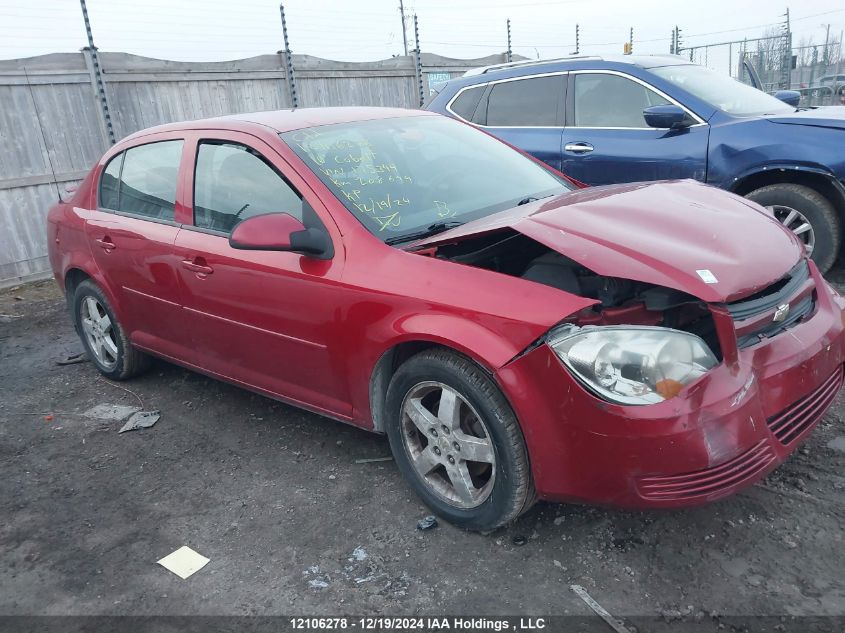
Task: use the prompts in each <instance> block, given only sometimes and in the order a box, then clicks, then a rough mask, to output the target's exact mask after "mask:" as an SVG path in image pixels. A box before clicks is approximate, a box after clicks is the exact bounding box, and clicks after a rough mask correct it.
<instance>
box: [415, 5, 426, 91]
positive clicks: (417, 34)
mask: <svg viewBox="0 0 845 633" xmlns="http://www.w3.org/2000/svg"><path fill="white" fill-rule="evenodd" d="M414 46H415V48H414V72H415V74H416V76H417V87H418V89H419V98H420V107H422V104H423V103H425V91H424V90H423V73H422V57H421V55H420V27H419V23H418V22H417V14H416V13H415V14H414Z"/></svg>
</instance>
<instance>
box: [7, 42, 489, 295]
mask: <svg viewBox="0 0 845 633" xmlns="http://www.w3.org/2000/svg"><path fill="white" fill-rule="evenodd" d="M98 58H99V61H100V67H101V69H102V77H103V81H104V83H105V90H106V98H107V103H108V106H109V112H110V116H111V122H112V125H113V127H114V133H115V136H116V137H117V138H118V139H119V138H122V137H124V136H126V135H128V134H131V133H132V132H135V131H137V130H140V129H143V128H146V127H149V126H151V125H158V124H161V123H168V122H171V121H182V120H189V119H199V118H205V117H210V116H218V115H223V114H233V113H237V112H254V111H258V110H277V109H284V108H289V107H291V103H292V101H291V85H290V81H289V78H288V77H287V75H286V72H285V67H286V63H285V62H286V60H285V58H284V54H283V53H280V54H276V55H260V56H258V57H251V58H249V59H242V60H237V61H228V62H176V61H168V60H159V59H150V58H146V57H138V56H135V55H129V54H127V53H103V52H100V53H99V54H98ZM291 61H292V65H293V69H294V70H293V77H294V79H295V84H294V85H295V89H296V94H297V101H298V105H299V107H314V106H336V105H376V106H394V107H397V106H398V107H410V108H413V107H417V106H418V105H419V94H420V79H422V89H423V90H424V92H425V93H426V94H427V93H428V87H429V82H430V81H434V80H443V79H445V78H446V77H456V76H459V75H461V74H462V73H463V72H464V71H466V70H468V69H470V68H474V67H477V66H484V65H488V64H495V63H501V62H503V61H504V55H493V56H489V57H485V58H481V59H471V60H456V59H449V58H446V57H440V56H438V55H432V54H427V53H423V54H422V55H421V68H422V72H421V76H420V77H418V75H417V71H416V69H415V62H414V58H413V57H410V56H409V57H394V58H392V59H386V60H382V61H376V62H364V63H351V62H337V61H331V60H327V59H319V58H316V57H311V56H308V55H293V56H292V60H291ZM108 146H109V140H108V134H107V131H106V120H105V118H104V114H103V109H102V107H101V101H100V99H99V97H98V92H97V87H96V77H95V73H94V66H93V63H92V59H91V55H90V51H88V50H87V49H83V50H82V51H81V52H79V53H55V54H50V55H42V56H40V57H32V58H27V59H14V60H0V288H2V287H6V286H10V285H14V284H16V283H19V282H21V281H25V280H28V279H36V278H40V277H44V276H46V275H48V274H49V263H48V261H47V249H46V242H45V229H44V223H45V216H46V213H47V210H48V209H49V207H50V206H51V205H52V204H54V203H55V202H56V200H57V197H58V196H59V195H65V187H66V186H67V185H68V184H70V183H75V182H78V181H79V180H80V179H81V178H83V177H84V175H85V174H86V173H87V171H88V170H89V169H90V168H91V166H92V165H93V164H94V163H95V162H96V161H97V160H98V159H99V157H100V156H101V155H102V153H103V152H104V151H105V150H106V149H107V148H108Z"/></svg>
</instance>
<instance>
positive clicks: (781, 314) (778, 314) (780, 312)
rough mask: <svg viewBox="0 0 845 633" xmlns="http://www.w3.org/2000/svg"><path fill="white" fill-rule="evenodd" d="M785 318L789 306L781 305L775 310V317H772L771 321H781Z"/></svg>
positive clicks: (786, 304)
mask: <svg viewBox="0 0 845 633" xmlns="http://www.w3.org/2000/svg"><path fill="white" fill-rule="evenodd" d="M787 316H789V304H788V303H781V304H780V305H779V306H778V309H777V310H775V316H773V317H772V321H783V320H784V319H785V318H786V317H787Z"/></svg>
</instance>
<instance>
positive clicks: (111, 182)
mask: <svg viewBox="0 0 845 633" xmlns="http://www.w3.org/2000/svg"><path fill="white" fill-rule="evenodd" d="M122 166H123V152H121V153H120V154H118V155H117V156H115V157H114V158H112V159H111V160H110V161H109V164H108V165H106V168H105V169H104V170H103V175H102V176H100V195H99V198H98V204H97V206H99V207H102V208H103V209H112V210H113V211H117V204H118V198H117V190H118V185H119V184H120V168H121V167H122Z"/></svg>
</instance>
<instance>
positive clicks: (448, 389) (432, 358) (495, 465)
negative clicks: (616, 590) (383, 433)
mask: <svg viewBox="0 0 845 633" xmlns="http://www.w3.org/2000/svg"><path fill="white" fill-rule="evenodd" d="M441 401H442V402H443V411H441V407H440V404H441ZM420 407H422V409H424V410H425V412H427V413H428V415H425V412H421V409H420ZM385 410H386V413H387V420H386V422H387V423H386V427H387V428H386V430H387V435H388V438H389V440H390V448H391V451H392V452H393V457H394V459H395V460H396V463H397V465H398V466H399V470H400V471H401V472H402V475H403V476H404V477H405V479H406V480H407V481H408V482H409V483H410V484H411V486H412V487H413V488H414V490H415V491H416V493H417V494H418V495H419V497H420V498H421V499H422V500H423V501H424V502H425V504H426V505H428V506H429V507H430V508H431V509H432V510H433V511H434V513H435V514H437V515H438V516H440V517H442V518H443V519H445V520H446V521H448V522H450V523H452V524H454V525H456V526H458V527H461V528H464V529H467V530H478V531H489V530H493V529H495V528H497V527H499V526H501V525H504V524H506V523H509V522H511V521H513V520H514V519H516V517H518V516H519V515H520V514H522V513H523V512H525V511H526V510H527V509H528V508H530V507H531V505H532V504H533V503H534V500H535V493H534V484H533V481H532V478H531V468H530V464H529V461H528V451H527V450H526V447H525V440H524V438H523V436H522V431H521V429H520V427H519V423H518V422H517V419H516V416H515V415H514V413H513V410H512V409H511V408H510V405H509V404H508V402H507V400H506V399H505V397H504V396H503V395H502V393H501V391H500V390H499V388H498V387H497V386H496V384H495V383H494V382H493V380H492V379H491V378H490V377H489V376H488V375H487V374H486V373H485V372H484V371H483V370H482V369H481V368H479V367H478V366H477V365H476V364H475V363H473V362H472V361H470V360H469V359H467V358H465V357H463V356H460V355H458V354H456V353H453V352H450V351H447V350H428V351H424V352H421V353H420V354H417V355H416V356H414V357H412V358H410V359H409V360H408V361H407V362H405V363H404V364H403V365H402V366H400V367H399V369H398V370H397V371H396V373H395V374H394V376H393V378H392V379H391V381H390V386H389V387H388V390H387V400H386V409H385ZM409 411H412V412H413V414H409V413H408V412H409ZM412 415H413V419H412ZM415 420H416V421H415ZM423 430H425V433H423ZM435 431H436V433H434V432H435ZM461 447H463V448H461ZM437 451H440V452H439V453H437ZM461 451H463V452H461ZM470 456H472V457H473V458H475V459H469V457H470ZM449 460H454V461H451V462H450V461H449ZM424 472H427V474H423V473H424ZM453 478H454V481H455V482H456V483H453ZM461 482H463V484H464V485H461Z"/></svg>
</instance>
